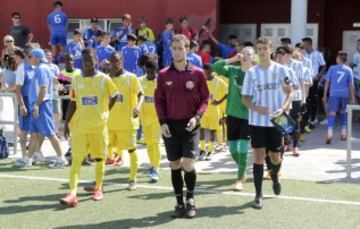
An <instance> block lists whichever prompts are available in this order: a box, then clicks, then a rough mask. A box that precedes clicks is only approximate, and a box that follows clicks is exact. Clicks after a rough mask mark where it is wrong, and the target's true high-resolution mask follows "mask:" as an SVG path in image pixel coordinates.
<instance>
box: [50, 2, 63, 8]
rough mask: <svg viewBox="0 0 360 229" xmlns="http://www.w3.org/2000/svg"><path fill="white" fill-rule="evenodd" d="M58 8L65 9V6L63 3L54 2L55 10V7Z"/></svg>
mask: <svg viewBox="0 0 360 229" xmlns="http://www.w3.org/2000/svg"><path fill="white" fill-rule="evenodd" d="M57 6H61V7H63V6H64V4H63V3H62V2H61V1H56V2H54V4H53V7H54V8H55V7H57Z"/></svg>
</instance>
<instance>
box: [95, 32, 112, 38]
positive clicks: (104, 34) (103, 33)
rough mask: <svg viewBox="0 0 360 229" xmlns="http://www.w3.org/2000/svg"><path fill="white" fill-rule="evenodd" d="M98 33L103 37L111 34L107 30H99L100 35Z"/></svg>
mask: <svg viewBox="0 0 360 229" xmlns="http://www.w3.org/2000/svg"><path fill="white" fill-rule="evenodd" d="M98 34H99V36H101V37H105V36H107V35H109V36H110V33H108V32H105V31H99V32H98V33H97V34H96V35H98Z"/></svg>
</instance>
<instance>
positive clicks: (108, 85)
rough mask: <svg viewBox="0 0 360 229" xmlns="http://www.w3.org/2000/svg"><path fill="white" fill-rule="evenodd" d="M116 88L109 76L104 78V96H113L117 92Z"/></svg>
mask: <svg viewBox="0 0 360 229" xmlns="http://www.w3.org/2000/svg"><path fill="white" fill-rule="evenodd" d="M118 93H119V92H118V90H117V88H116V85H115V84H114V82H113V81H112V80H111V79H110V78H106V80H105V96H107V97H110V98H114V97H115V96H116V95H117V94H118Z"/></svg>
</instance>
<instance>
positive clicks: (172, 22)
mask: <svg viewBox="0 0 360 229" xmlns="http://www.w3.org/2000/svg"><path fill="white" fill-rule="evenodd" d="M167 24H175V22H174V19H172V18H171V17H169V18H167V19H166V21H165V25H167Z"/></svg>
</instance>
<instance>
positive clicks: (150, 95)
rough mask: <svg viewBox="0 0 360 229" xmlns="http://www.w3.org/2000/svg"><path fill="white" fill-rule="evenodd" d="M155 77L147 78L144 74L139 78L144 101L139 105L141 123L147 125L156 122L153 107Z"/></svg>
mask: <svg viewBox="0 0 360 229" xmlns="http://www.w3.org/2000/svg"><path fill="white" fill-rule="evenodd" d="M156 84H157V83H156V79H154V80H148V79H147V78H146V75H145V76H143V77H142V78H141V87H142V89H143V90H144V103H143V105H142V107H141V113H140V119H141V125H143V126H148V125H151V124H154V123H156V122H158V118H157V114H156V109H155V98H154V94H155V89H156Z"/></svg>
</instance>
